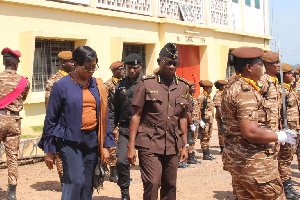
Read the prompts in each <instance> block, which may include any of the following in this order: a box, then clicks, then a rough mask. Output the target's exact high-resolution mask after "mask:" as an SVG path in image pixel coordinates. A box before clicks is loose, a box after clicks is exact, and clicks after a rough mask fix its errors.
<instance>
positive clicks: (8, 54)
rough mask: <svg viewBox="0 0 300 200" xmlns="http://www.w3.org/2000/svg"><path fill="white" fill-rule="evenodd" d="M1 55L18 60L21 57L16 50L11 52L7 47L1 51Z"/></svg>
mask: <svg viewBox="0 0 300 200" xmlns="http://www.w3.org/2000/svg"><path fill="white" fill-rule="evenodd" d="M1 55H3V56H4V57H10V56H14V57H17V58H19V57H21V52H20V51H18V50H12V49H10V48H8V47H5V48H3V49H2V51H1Z"/></svg>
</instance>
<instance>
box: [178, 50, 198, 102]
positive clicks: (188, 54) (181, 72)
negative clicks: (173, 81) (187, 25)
mask: <svg viewBox="0 0 300 200" xmlns="http://www.w3.org/2000/svg"><path fill="white" fill-rule="evenodd" d="M177 49H178V55H179V58H178V59H179V62H180V65H179V67H178V68H177V70H176V75H177V76H181V77H183V78H184V79H186V80H187V81H194V82H195V84H196V88H197V90H196V93H195V97H196V98H197V97H198V96H199V94H200V86H199V81H200V53H199V46H192V45H179V44H178V45H177Z"/></svg>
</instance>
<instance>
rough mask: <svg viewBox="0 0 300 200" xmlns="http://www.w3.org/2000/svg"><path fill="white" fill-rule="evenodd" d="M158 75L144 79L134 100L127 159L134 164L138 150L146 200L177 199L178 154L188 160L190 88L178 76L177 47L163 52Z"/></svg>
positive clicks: (167, 45)
mask: <svg viewBox="0 0 300 200" xmlns="http://www.w3.org/2000/svg"><path fill="white" fill-rule="evenodd" d="M157 63H158V65H159V67H160V69H159V71H158V72H157V73H156V74H152V75H148V76H143V77H142V79H141V81H140V82H139V83H138V85H137V87H136V90H135V92H134V97H133V100H132V106H133V112H132V118H131V122H130V131H129V132H130V136H129V143H128V154H127V158H128V160H129V162H130V163H131V164H133V165H134V164H135V161H136V152H135V149H138V155H139V165H140V170H141V175H142V181H143V187H144V194H143V199H144V200H157V199H158V190H159V188H160V199H161V200H166V199H168V200H175V199H176V179H177V165H178V157H177V155H178V153H179V150H180V149H182V151H181V159H180V160H181V161H186V159H187V157H188V147H187V146H188V145H186V146H185V144H186V143H187V118H186V116H187V112H190V111H191V109H192V108H191V101H190V97H189V86H188V83H187V81H186V80H184V79H183V78H180V77H177V76H175V72H176V68H177V67H178V66H179V62H178V51H177V45H176V44H174V43H167V44H166V45H165V46H164V47H163V48H162V49H161V51H160V53H159V58H158V59H157Z"/></svg>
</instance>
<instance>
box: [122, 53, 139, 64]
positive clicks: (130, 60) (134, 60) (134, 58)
mask: <svg viewBox="0 0 300 200" xmlns="http://www.w3.org/2000/svg"><path fill="white" fill-rule="evenodd" d="M124 64H128V65H140V64H142V58H141V56H139V55H137V54H130V55H129V56H127V57H126V58H125V62H124Z"/></svg>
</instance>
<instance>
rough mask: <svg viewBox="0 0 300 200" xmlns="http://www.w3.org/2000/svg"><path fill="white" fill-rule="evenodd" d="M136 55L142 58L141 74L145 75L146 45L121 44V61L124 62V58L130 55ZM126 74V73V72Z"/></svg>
mask: <svg viewBox="0 0 300 200" xmlns="http://www.w3.org/2000/svg"><path fill="white" fill-rule="evenodd" d="M132 53H135V54H138V55H139V56H141V58H142V69H141V73H142V74H143V75H145V74H146V45H145V44H128V43H126V44H123V55H122V60H123V62H124V60H125V58H126V57H127V56H128V55H130V54H132ZM126 73H127V72H126Z"/></svg>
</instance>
